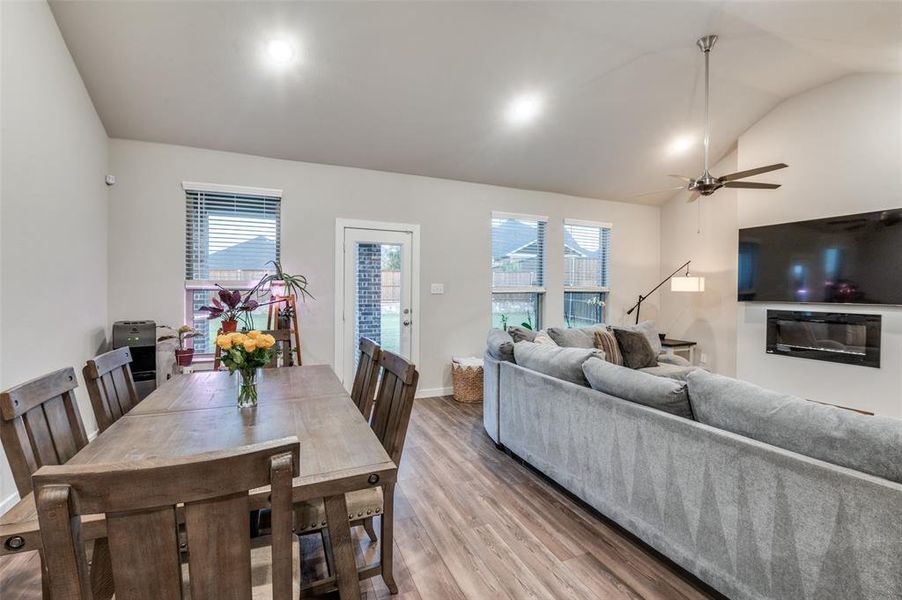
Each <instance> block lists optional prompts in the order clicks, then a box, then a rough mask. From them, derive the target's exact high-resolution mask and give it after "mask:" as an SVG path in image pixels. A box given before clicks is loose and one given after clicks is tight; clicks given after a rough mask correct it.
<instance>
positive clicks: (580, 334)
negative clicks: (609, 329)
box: [548, 325, 604, 348]
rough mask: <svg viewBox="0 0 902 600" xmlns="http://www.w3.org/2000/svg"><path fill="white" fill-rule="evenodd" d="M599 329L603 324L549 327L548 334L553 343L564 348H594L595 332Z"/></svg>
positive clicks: (602, 327)
mask: <svg viewBox="0 0 902 600" xmlns="http://www.w3.org/2000/svg"><path fill="white" fill-rule="evenodd" d="M601 330H604V325H592V326H590V327H575V328H573V329H564V328H563V327H549V328H548V335H550V336H551V339H553V340H554V343H555V344H557V345H558V346H563V347H565V348H595V347H596V346H595V332H596V331H601Z"/></svg>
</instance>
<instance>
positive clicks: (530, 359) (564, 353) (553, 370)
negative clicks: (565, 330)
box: [514, 342, 604, 386]
mask: <svg viewBox="0 0 902 600" xmlns="http://www.w3.org/2000/svg"><path fill="white" fill-rule="evenodd" d="M593 356H594V357H598V358H604V356H603V355H602V353H601V352H599V351H598V350H595V349H594V348H561V347H560V346H552V345H550V344H534V343H532V342H517V343H516V344H514V358H515V359H516V361H517V364H518V365H520V366H521V367H523V368H526V369H530V370H532V371H537V372H539V373H543V374H545V375H548V376H550V377H554V378H555V379H563V380H564V381H569V382H570V383H575V384H577V385H584V386H587V385H589V383H588V382H587V381H586V376H585V375H583V363H584V362H586V361H587V360H588V359H589V358H591V357H593Z"/></svg>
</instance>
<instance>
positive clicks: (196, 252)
mask: <svg viewBox="0 0 902 600" xmlns="http://www.w3.org/2000/svg"><path fill="white" fill-rule="evenodd" d="M185 197H186V201H187V210H186V213H185V214H186V222H185V230H186V245H185V279H186V281H188V282H192V281H205V282H210V281H212V282H222V281H253V280H256V279H259V278H260V277H261V276H262V275H263V274H264V273H266V272H268V271H269V270H270V269H272V265H267V263H268V262H269V261H272V260H278V259H279V246H280V239H279V236H280V204H281V198H279V197H277V196H257V195H247V194H240V193H226V192H218V191H217V192H211V191H201V190H192V189H189V190H186V192H185Z"/></svg>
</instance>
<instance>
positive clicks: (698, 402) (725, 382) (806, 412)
mask: <svg viewBox="0 0 902 600" xmlns="http://www.w3.org/2000/svg"><path fill="white" fill-rule="evenodd" d="M687 379H688V381H689V401H690V402H691V404H692V412H693V413H695V416H696V418H697V419H698V420H699V421H700V422H701V423H705V424H707V425H711V426H712V427H717V428H718V429H724V430H726V431H731V432H733V433H736V434H739V435H742V436H745V437H748V438H752V439H754V440H758V441H759V442H764V443H765V444H770V445H772V446H777V447H779V448H784V449H786V450H789V451H791V452H798V453H799V454H804V455H805V456H810V457H812V458H818V459H820V460H824V461H827V462H830V463H833V464H835V465H840V466H843V467H849V468H850V469H855V470H857V471H863V472H865V473H870V474H871V475H876V476H877V477H882V478H884V479H889V480H890V481H895V482H897V483H902V420H900V419H894V418H892V417H880V416H870V415H860V414H858V413H854V412H852V411H849V410H843V409H841V408H836V407H834V406H827V405H824V404H817V403H815V402H809V401H807V400H803V399H801V398H796V397H794V396H790V395H788V394H781V393H779V392H774V391H771V390H766V389H764V388H760V387H758V386H757V385H753V384H751V383H747V382H745V381H739V380H738V379H732V378H730V377H723V376H721V375H713V374H711V373H707V372H705V371H702V370H696V371H693V372H692V373H690V374H689V377H688V378H687Z"/></svg>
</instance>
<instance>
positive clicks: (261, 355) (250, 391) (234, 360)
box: [216, 331, 276, 408]
mask: <svg viewBox="0 0 902 600" xmlns="http://www.w3.org/2000/svg"><path fill="white" fill-rule="evenodd" d="M275 344H276V338H274V337H273V336H271V335H269V334H268V333H262V332H260V331H248V332H247V333H237V332H233V333H223V334H221V335H219V336H217V337H216V345H217V346H219V348H220V349H221V350H222V364H224V365H225V366H226V367H228V369H229V374H232V373H234V372H235V371H238V373H239V375H241V383H240V385H239V388H238V408H246V407H251V406H257V369H259V368H260V367H265V366H266V365H268V364H269V363H270V362H271V361H272V358H273V353H274V352H276V350H273V346H275Z"/></svg>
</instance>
